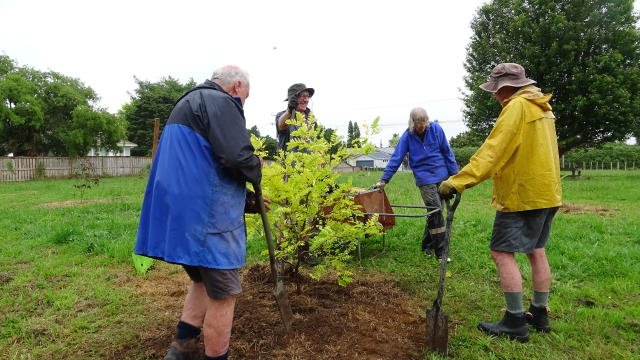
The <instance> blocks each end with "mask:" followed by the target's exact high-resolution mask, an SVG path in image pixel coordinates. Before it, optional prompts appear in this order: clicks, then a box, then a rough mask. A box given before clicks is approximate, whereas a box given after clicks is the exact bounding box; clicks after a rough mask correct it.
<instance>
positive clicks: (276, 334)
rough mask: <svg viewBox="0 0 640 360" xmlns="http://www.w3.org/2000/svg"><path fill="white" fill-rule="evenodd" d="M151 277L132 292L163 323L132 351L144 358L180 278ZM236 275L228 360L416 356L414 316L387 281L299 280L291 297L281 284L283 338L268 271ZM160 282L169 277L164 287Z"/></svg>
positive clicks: (176, 305) (155, 346)
mask: <svg viewBox="0 0 640 360" xmlns="http://www.w3.org/2000/svg"><path fill="white" fill-rule="evenodd" d="M152 273H153V271H152V272H151V273H150V276H149V277H148V278H147V279H146V280H145V284H144V286H143V287H141V289H140V290H141V291H142V292H144V293H145V294H144V295H145V296H147V297H149V296H151V297H156V298H157V301H156V302H155V304H156V305H157V306H158V307H159V309H157V310H159V311H158V314H162V316H161V317H162V318H163V319H162V320H163V321H161V322H160V324H158V325H159V327H158V329H155V330H156V331H150V332H148V333H147V335H149V336H148V337H146V336H145V337H146V339H144V338H143V339H140V340H141V343H139V344H138V345H139V346H144V347H147V351H146V354H147V356H151V357H156V356H157V357H162V356H163V355H164V352H165V351H166V349H167V346H168V344H169V343H170V342H171V337H172V336H173V331H174V329H175V322H176V321H177V318H178V317H179V314H180V309H181V306H182V301H183V300H184V295H185V293H184V290H186V286H187V285H188V278H186V275H183V274H182V273H173V274H172V275H170V276H167V275H162V276H160V275H159V276H154V275H152ZM242 274H243V279H242V285H243V288H244V292H243V294H242V295H241V296H240V297H239V298H238V302H237V305H236V313H235V318H234V325H233V332H232V339H231V355H232V358H234V359H419V358H421V353H422V348H423V344H424V331H425V322H424V318H423V317H422V316H421V311H422V310H421V309H420V308H419V307H418V306H417V304H416V303H415V301H414V300H413V299H411V298H410V297H409V296H407V295H406V294H405V293H403V292H402V290H401V289H399V287H398V286H397V285H396V284H395V282H394V281H392V280H388V279H384V278H376V277H367V278H366V279H364V278H363V279H358V280H355V281H354V282H353V283H351V284H350V285H349V286H347V287H346V288H343V287H340V286H339V285H337V283H335V282H334V281H329V280H327V281H324V280H321V281H315V280H313V279H310V278H308V277H305V276H302V277H301V278H300V280H299V289H300V292H299V293H298V292H297V291H296V285H295V284H292V283H290V282H288V283H287V291H288V294H289V301H290V302H291V307H292V310H293V314H294V317H295V319H294V323H293V328H292V331H291V332H290V333H285V331H284V329H283V326H282V320H281V319H280V315H279V313H278V310H277V305H276V302H275V298H274V296H273V285H272V283H271V282H270V281H271V279H270V270H269V266H267V265H263V264H258V265H254V266H252V267H250V268H247V269H245V270H243V272H242ZM168 277H170V278H173V279H171V281H167V280H168ZM168 285H169V286H168ZM176 287H180V289H177V288H176ZM169 289H171V290H169ZM178 290H179V291H178ZM170 307H171V308H173V311H171V310H170ZM158 320H160V319H158ZM161 324H163V325H161ZM149 330H151V329H149Z"/></svg>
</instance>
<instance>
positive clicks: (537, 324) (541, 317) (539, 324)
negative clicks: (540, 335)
mask: <svg viewBox="0 0 640 360" xmlns="http://www.w3.org/2000/svg"><path fill="white" fill-rule="evenodd" d="M524 316H525V317H526V318H527V322H528V323H529V325H531V326H533V328H534V329H536V331H539V332H549V331H551V326H549V308H548V307H546V306H545V307H535V306H533V305H530V306H529V310H528V311H527V312H526V313H525V314H524Z"/></svg>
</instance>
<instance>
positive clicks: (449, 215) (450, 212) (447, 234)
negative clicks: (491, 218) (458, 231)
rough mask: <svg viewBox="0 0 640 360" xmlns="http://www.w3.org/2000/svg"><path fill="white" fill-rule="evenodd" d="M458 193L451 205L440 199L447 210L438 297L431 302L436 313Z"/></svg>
mask: <svg viewBox="0 0 640 360" xmlns="http://www.w3.org/2000/svg"><path fill="white" fill-rule="evenodd" d="M461 197H462V196H461V195H460V193H458V192H456V194H455V199H454V200H453V203H451V199H450V198H449V199H447V198H441V200H442V202H443V203H444V204H443V205H444V206H442V208H445V207H446V209H447V226H446V231H445V239H444V251H443V253H442V260H441V265H440V283H439V284H438V296H437V297H436V299H435V301H434V302H433V307H434V308H435V309H436V311H440V306H441V305H442V296H443V294H444V282H445V278H446V276H447V258H448V257H449V238H450V237H451V227H452V226H453V214H454V213H455V212H456V208H457V207H458V204H460V199H461Z"/></svg>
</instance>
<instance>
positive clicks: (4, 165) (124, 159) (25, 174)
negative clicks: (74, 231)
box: [0, 156, 151, 182]
mask: <svg viewBox="0 0 640 360" xmlns="http://www.w3.org/2000/svg"><path fill="white" fill-rule="evenodd" d="M81 160H86V161H88V162H89V163H91V165H92V167H93V171H94V173H95V174H96V175H100V176H126V175H137V174H142V173H144V172H145V171H146V170H148V168H149V166H150V164H151V158H150V157H137V156H89V157H84V158H68V157H0V182H3V181H27V180H33V179H39V178H68V177H71V176H73V175H74V174H76V173H77V172H78V169H79V168H78V166H79V165H80V161H81Z"/></svg>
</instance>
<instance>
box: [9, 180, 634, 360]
mask: <svg viewBox="0 0 640 360" xmlns="http://www.w3.org/2000/svg"><path fill="white" fill-rule="evenodd" d="M345 176H346V177H351V178H352V181H353V184H354V185H355V186H360V187H368V186H370V185H372V184H374V183H375V182H376V181H377V179H378V177H379V176H380V173H379V172H360V173H353V174H347V175H345ZM639 180H640V171H626V172H625V171H614V172H609V171H585V172H583V176H582V177H581V178H579V179H576V180H571V179H569V178H566V179H564V180H563V188H564V201H565V203H566V204H567V205H568V213H560V214H558V216H557V218H556V220H555V222H554V227H553V232H552V238H551V240H550V243H549V245H548V247H547V250H548V254H549V259H550V262H551V266H552V271H553V290H552V296H551V300H550V306H551V308H552V313H551V318H552V326H553V328H554V331H553V332H552V333H550V334H537V333H532V336H531V340H530V342H529V343H527V344H519V343H515V342H511V341H508V340H503V339H494V338H489V337H486V336H484V335H482V334H480V333H479V332H478V331H477V330H476V328H475V327H476V324H477V323H478V322H480V321H485V320H494V319H497V318H499V317H500V316H501V314H500V309H501V308H502V307H503V306H504V305H503V300H502V294H501V292H500V289H499V283H498V276H497V272H496V270H495V267H494V265H493V263H492V261H491V259H490V256H489V251H488V242H489V238H490V235H491V227H492V222H493V215H494V210H493V209H492V208H491V207H490V197H491V184H490V182H487V183H484V184H481V185H479V186H478V187H476V188H473V189H470V190H468V191H466V192H465V193H464V194H463V199H462V202H461V204H460V206H459V208H458V210H457V212H456V216H455V221H454V226H453V233H452V236H451V247H450V253H451V258H452V262H451V263H450V264H449V267H448V269H449V271H450V275H451V276H450V277H448V278H447V286H446V291H445V298H444V302H443V309H444V310H445V311H446V312H447V313H448V314H449V316H450V318H451V320H450V321H452V324H451V329H450V340H449V349H450V350H449V351H450V354H451V357H453V358H457V359H634V358H635V359H637V358H640V355H638V354H640V345H639V344H638V339H639V338H640V286H639V285H638V284H640V220H638V219H640V206H638V202H639V201H640V186H638V184H639V183H640V181H639ZM75 183H76V182H75V181H74V180H50V181H32V182H24V183H0V358H2V359H87V358H92V359H110V358H112V356H113V354H114V353H116V352H117V350H118V349H121V348H122V347H126V346H127V345H126V344H128V343H131V342H133V341H135V338H136V337H135V334H136V332H139V331H143V330H144V329H145V326H146V325H148V324H152V323H154V321H155V319H154V317H153V316H150V315H149V314H147V313H145V299H144V297H143V296H142V295H141V294H140V293H138V292H136V289H135V288H132V287H130V286H120V285H121V274H122V273H127V274H132V273H133V272H134V269H133V267H132V265H131V262H130V261H131V251H132V248H133V243H134V239H135V233H136V227H137V222H138V215H139V212H140V205H141V201H142V194H143V192H144V187H145V184H146V178H141V177H128V178H104V179H102V180H101V182H100V184H99V185H98V186H97V187H94V188H92V189H90V190H87V191H86V193H85V194H84V196H83V199H84V202H82V203H81V202H80V194H79V192H78V191H77V190H76V189H75V188H74V186H73V185H74V184H75ZM386 190H387V192H388V194H389V197H390V200H391V202H392V203H393V204H403V205H421V202H422V201H421V199H420V195H419V192H418V190H417V188H416V187H415V185H414V184H413V179H412V176H411V174H410V173H398V174H397V175H396V176H395V177H394V178H393V180H392V182H391V183H390V184H389V185H387V188H386ZM423 228H424V222H423V220H422V219H398V223H397V225H396V226H395V227H394V228H392V229H390V230H389V231H388V232H387V234H386V235H385V237H384V247H383V241H382V240H383V239H382V237H377V238H369V239H366V240H364V241H363V244H362V245H363V254H362V261H360V262H359V261H357V260H354V261H353V264H352V266H353V269H354V270H355V272H356V276H357V274H363V273H368V272H379V273H385V274H387V275H390V276H393V277H394V278H396V279H398V281H399V282H400V284H401V285H402V287H403V288H404V289H405V291H406V292H408V293H409V294H411V295H412V296H414V297H416V299H418V301H420V302H422V303H424V304H425V308H426V307H430V306H431V302H432V301H433V298H434V296H435V291H436V286H437V281H438V276H439V274H438V270H439V267H438V263H437V261H436V260H435V259H432V258H427V257H425V256H423V255H422V254H421V253H420V238H421V235H422V231H423ZM250 235H251V236H250V240H249V244H248V245H249V246H248V249H249V250H248V252H249V254H248V260H249V262H256V261H265V260H266V258H265V257H264V247H265V245H264V240H263V239H262V238H261V237H259V236H258V234H253V233H252V232H251V231H250ZM518 260H519V262H520V263H521V264H522V265H523V266H522V269H523V271H522V272H523V276H524V277H525V293H526V294H527V296H529V295H530V290H531V289H530V281H529V280H530V271H529V267H528V265H527V262H526V258H525V257H524V256H523V257H519V258H518ZM176 316H177V314H176ZM129 347H130V345H129ZM134 353H135V352H134ZM140 353H143V352H142V351H141V352H140ZM139 358H140V359H142V358H143V357H139ZM425 358H426V359H430V358H438V357H437V356H435V355H431V354H426V355H425Z"/></svg>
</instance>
